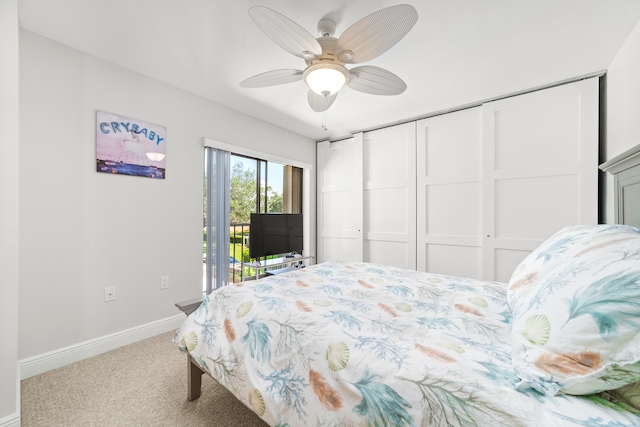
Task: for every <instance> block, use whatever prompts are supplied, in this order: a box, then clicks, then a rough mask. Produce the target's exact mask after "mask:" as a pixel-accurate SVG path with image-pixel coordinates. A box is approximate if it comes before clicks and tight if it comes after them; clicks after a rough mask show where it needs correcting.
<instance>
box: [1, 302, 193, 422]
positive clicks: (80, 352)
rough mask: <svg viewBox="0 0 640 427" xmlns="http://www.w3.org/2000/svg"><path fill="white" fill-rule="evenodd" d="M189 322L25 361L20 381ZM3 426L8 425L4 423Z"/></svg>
mask: <svg viewBox="0 0 640 427" xmlns="http://www.w3.org/2000/svg"><path fill="white" fill-rule="evenodd" d="M185 319H186V317H185V315H184V314H177V315H175V316H171V317H167V318H165V319H161V320H157V321H155V322H151V323H147V324H144V325H140V326H136V327H134V328H131V329H126V330H124V331H120V332H116V333H113V334H110V335H105V336H103V337H99V338H95V339H92V340H89V341H84V342H81V343H79V344H74V345H70V346H67V347H63V348H61V349H58V350H53V351H50V352H47V353H44V354H39V355H36V356H32V357H28V358H26V359H22V360H20V361H19V365H20V379H21V380H24V379H26V378H29V377H33V376H34V375H39V374H42V373H44V372H47V371H50V370H52V369H56V368H60V367H62V366H66V365H69V364H71V363H74V362H78V361H80V360H83V359H86V358H88V357H92V356H95V355H97V354H100V353H104V352H107V351H109V350H114V349H116V348H118V347H122V346H124V345H128V344H133V343H134V342H138V341H141V340H143V339H146V338H151V337H154V336H156V335H159V334H162V333H165V332H169V331H171V330H175V329H178V328H179V327H180V325H181V324H182V322H184V320H185ZM0 427H5V426H4V425H3V424H0Z"/></svg>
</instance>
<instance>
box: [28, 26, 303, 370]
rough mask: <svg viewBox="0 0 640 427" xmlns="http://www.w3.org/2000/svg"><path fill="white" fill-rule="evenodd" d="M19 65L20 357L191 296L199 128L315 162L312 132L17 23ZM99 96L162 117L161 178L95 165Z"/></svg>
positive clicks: (197, 254)
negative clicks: (107, 291) (107, 292)
mask: <svg viewBox="0 0 640 427" xmlns="http://www.w3.org/2000/svg"><path fill="white" fill-rule="evenodd" d="M20 79H21V80H20V91H21V92H20V102H21V105H20V123H21V124H20V132H21V134H20V149H21V153H20V295H19V299H20V303H19V304H20V305H19V341H18V344H19V347H18V357H19V358H20V359H23V358H27V357H30V356H34V355H39V354H42V353H45V352H48V351H52V350H57V349H60V348H62V347H65V346H69V345H74V344H78V343H81V342H83V341H87V340H91V339H94V338H97V337H101V336H105V335H108V334H112V333H116V332H118V331H123V330H126V329H128V328H134V327H136V326H139V325H143V324H147V323H150V322H154V321H157V320H160V319H164V318H168V317H171V316H175V315H177V314H179V312H178V311H177V309H176V307H175V306H174V303H175V302H177V301H181V300H186V299H190V298H194V297H196V296H198V294H199V292H201V288H202V194H203V187H202V182H203V161H204V149H203V147H202V138H203V137H209V138H212V139H215V140H218V141H223V142H226V143H229V144H234V145H239V146H244V147H248V148H252V149H255V150H259V151H263V152H265V151H266V152H270V153H273V154H275V155H279V156H282V157H285V158H291V159H293V160H299V161H301V162H305V163H308V164H311V165H315V156H316V154H315V142H314V141H313V140H311V139H309V138H306V137H303V136H300V135H297V134H294V133H291V132H289V131H285V130H283V129H282V128H279V127H276V126H273V125H270V124H267V123H265V122H263V121H260V120H257V119H254V118H252V117H249V116H246V115H243V114H240V113H238V112H236V111H233V110H230V109H228V108H226V107H222V106H220V105H217V104H214V103H212V102H209V101H207V100H205V99H203V98H200V97H197V96H195V95H193V94H190V93H187V92H185V91H182V90H179V89H176V88H174V87H171V86H168V85H166V84H164V83H160V82H158V81H156V80H153V79H150V78H147V77H145V76H142V75H140V74H136V73H134V72H131V71H128V70H126V69H123V68H121V67H119V66H117V65H114V64H112V63H108V62H105V61H102V60H99V59H97V58H95V57H92V56H89V55H86V54H84V53H81V52H79V51H77V50H74V49H71V48H69V47H67V46H64V45H61V44H58V43H56V42H53V41H51V40H49V39H46V38H43V37H41V36H39V35H36V34H34V33H31V32H28V31H25V30H21V32H20ZM96 110H103V111H107V112H111V113H116V114H119V115H123V116H126V117H131V118H135V119H138V120H143V121H146V122H150V123H154V124H159V125H162V126H165V127H166V129H167V158H166V179H165V180H156V179H148V178H140V177H132V176H124V175H110V174H105V173H97V172H96V171H95V132H96V125H95V122H96ZM312 191H313V194H312V195H311V196H312V197H311V200H312V201H315V180H314V181H313V183H312ZM312 210H313V214H314V216H315V203H313V204H312ZM312 229H313V230H315V217H314V218H313V222H312ZM313 244H314V245H315V242H313ZM161 276H169V278H170V288H169V289H168V290H161V289H160V277H161ZM107 286H116V296H117V298H116V300H115V301H113V302H109V303H106V302H104V288H105V287H107Z"/></svg>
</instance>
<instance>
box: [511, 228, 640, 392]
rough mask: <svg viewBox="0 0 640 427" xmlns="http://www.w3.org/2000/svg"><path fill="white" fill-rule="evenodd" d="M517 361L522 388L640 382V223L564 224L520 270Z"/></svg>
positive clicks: (515, 283)
mask: <svg viewBox="0 0 640 427" xmlns="http://www.w3.org/2000/svg"><path fill="white" fill-rule="evenodd" d="M507 301H508V303H509V306H510V308H511V310H512V314H513V324H512V330H511V340H512V346H513V366H514V369H515V372H516V375H518V377H519V378H520V379H521V382H520V384H519V387H521V388H527V387H532V388H534V389H536V390H538V391H540V392H542V393H545V394H548V395H551V396H553V395H556V394H558V393H566V394H591V393H598V392H601V391H604V390H613V389H616V388H619V387H621V386H624V385H626V384H631V383H633V382H636V381H638V380H640V229H639V228H636V227H631V226H626V225H578V226H571V227H567V228H564V229H562V230H560V231H559V232H558V233H556V234H555V235H553V236H552V237H551V238H549V239H548V240H547V241H546V242H544V243H543V244H542V245H540V247H538V248H537V249H536V250H534V251H533V252H532V253H531V254H529V256H527V257H526V258H525V259H524V261H522V263H521V264H520V265H519V266H518V267H517V268H516V270H515V271H514V273H513V276H512V277H511V280H510V281H509V286H508V290H507Z"/></svg>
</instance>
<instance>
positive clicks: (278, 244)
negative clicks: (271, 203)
mask: <svg viewBox="0 0 640 427" xmlns="http://www.w3.org/2000/svg"><path fill="white" fill-rule="evenodd" d="M302 249H303V246H302V214H282V213H252V214H251V218H250V231H249V257H250V258H261V257H265V256H269V255H281V254H290V253H294V252H302Z"/></svg>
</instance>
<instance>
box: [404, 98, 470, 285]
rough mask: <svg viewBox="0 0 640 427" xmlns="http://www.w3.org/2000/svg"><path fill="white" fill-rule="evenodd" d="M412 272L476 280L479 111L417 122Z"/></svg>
mask: <svg viewBox="0 0 640 427" xmlns="http://www.w3.org/2000/svg"><path fill="white" fill-rule="evenodd" d="M417 170H418V176H417V188H418V193H417V217H418V221H417V256H418V263H417V269H418V270H420V271H428V272H431V273H438V274H449V275H455V276H462V277H472V278H477V279H480V278H481V277H482V244H483V242H482V201H483V199H482V109H481V107H476V108H470V109H467V110H461V111H457V112H453V113H449V114H444V115H441V116H435V117H430V118H427V119H423V120H420V121H418V122H417Z"/></svg>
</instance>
